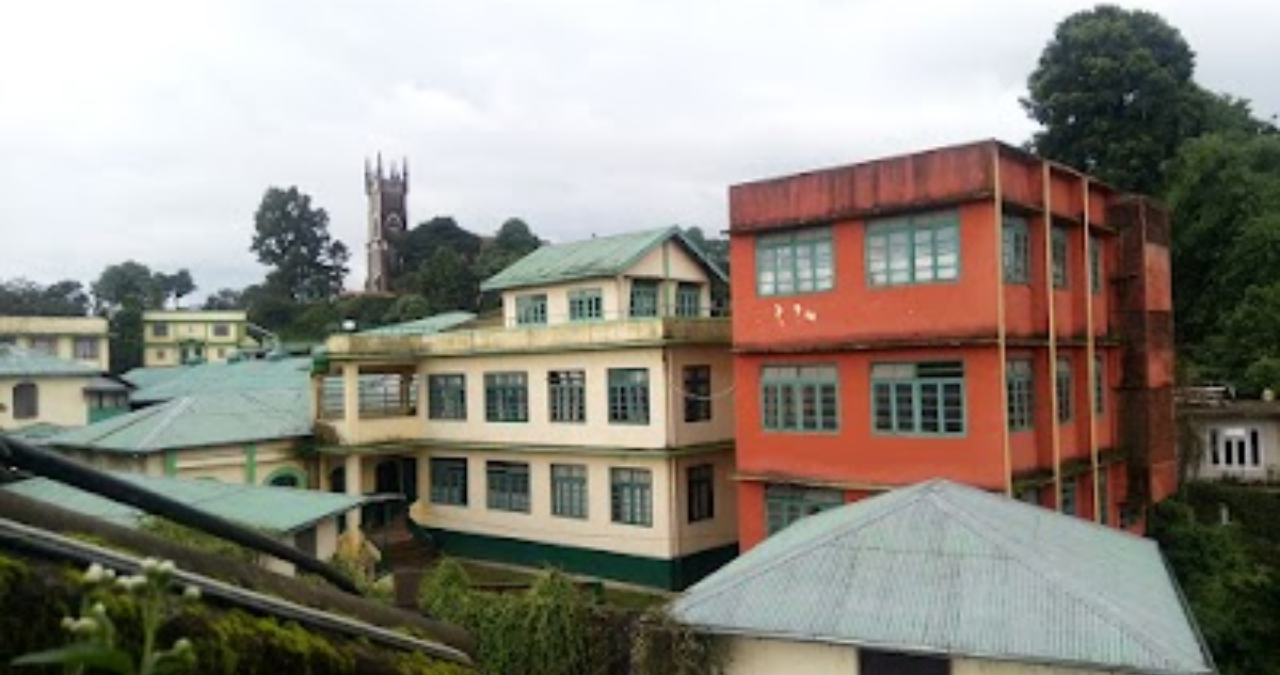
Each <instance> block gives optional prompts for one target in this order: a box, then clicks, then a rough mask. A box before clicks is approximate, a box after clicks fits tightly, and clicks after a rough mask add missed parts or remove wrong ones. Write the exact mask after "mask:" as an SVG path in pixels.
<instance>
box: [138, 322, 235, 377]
mask: <svg viewBox="0 0 1280 675" xmlns="http://www.w3.org/2000/svg"><path fill="white" fill-rule="evenodd" d="M248 328H249V319H248V314H247V313H245V312H241V311H196V310H163V311H153V312H145V313H143V315H142V330H143V344H144V351H143V356H142V363H143V366H144V367H147V368H152V367H156V366H178V365H183V364H190V363H222V362H225V361H227V360H228V359H230V358H231V357H232V356H234V355H235V354H237V353H239V352H241V351H244V350H250V349H256V348H257V347H258V342H257V341H256V340H254V339H253V337H251V336H250V335H249V331H248Z"/></svg>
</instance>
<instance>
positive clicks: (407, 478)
mask: <svg viewBox="0 0 1280 675" xmlns="http://www.w3.org/2000/svg"><path fill="white" fill-rule="evenodd" d="M723 279H724V277H723V274H722V273H721V272H720V271H719V270H718V269H717V268H716V267H715V266H714V265H713V264H712V263H710V262H709V261H707V260H706V258H705V257H703V255H702V253H701V252H700V251H699V250H698V249H697V248H696V246H694V245H693V244H691V243H690V242H689V241H688V240H686V239H685V238H684V237H683V235H681V234H680V233H679V231H678V230H677V229H675V228H671V229H666V230H659V231H650V232H640V233H636V234H628V235H621V236H616V237H604V238H598V239H591V240H588V241H584V242H578V243H573V244H565V245H558V246H549V247H545V248H542V249H539V250H537V251H535V252H533V253H531V254H530V255H529V256H527V257H525V258H523V259H521V260H520V261H518V262H516V263H515V264H514V265H512V266H511V267H509V268H507V269H506V270H504V271H502V272H501V273H499V274H498V275H496V276H495V277H493V278H491V279H489V280H488V281H486V282H485V283H484V285H483V286H482V288H483V289H484V290H486V291H490V292H496V293H500V294H501V296H502V307H503V309H502V312H501V315H500V316H495V317H494V318H493V319H491V320H488V321H484V320H479V321H477V320H473V317H471V316H470V315H466V314H455V315H445V316H442V317H437V318H433V319H430V320H426V321H422V322H416V323H414V324H408V325H403V326H398V327H391V328H387V329H379V330H374V331H369V332H366V333H362V334H356V335H343V336H335V337H333V338H331V339H330V340H329V343H328V345H327V351H326V353H325V354H324V356H322V357H320V358H318V359H317V363H316V371H315V376H314V379H313V387H314V397H315V407H316V410H317V413H318V418H319V420H320V422H321V425H322V428H323V429H324V431H323V432H322V433H321V436H323V437H325V438H324V440H325V441H327V445H325V446H324V447H322V450H321V466H320V467H319V471H320V475H321V480H322V481H324V485H325V486H327V487H328V488H330V489H335V490H336V489H345V490H346V491H347V492H348V493H352V494H358V493H365V492H380V493H382V492H400V493H402V494H405V495H406V496H407V497H408V499H409V501H410V503H411V509H410V517H411V520H412V524H413V527H415V528H417V530H418V532H419V533H420V534H422V535H424V536H428V537H430V539H431V540H432V541H433V542H434V543H435V544H436V545H437V547H438V548H440V549H441V550H442V551H443V552H444V553H447V554H452V555H458V556H461V557H469V558H482V559H491V560H497V561H502V562H508V563H514V564H523V565H531V566H536V565H541V564H544V563H548V564H552V565H555V566H558V567H560V568H562V569H565V570H567V571H570V572H576V573H583V574H590V575H593V576H598V577H605V578H612V579H617V580H622V581H627V582H633V583H640V584H645V585H650V586H657V587H664V588H682V587H684V586H686V585H688V584H689V583H692V582H693V581H696V580H697V579H698V578H700V577H701V576H703V575H705V574H707V573H708V572H710V571H711V570H713V569H715V568H716V567H718V566H719V565H721V564H723V563H724V562H725V561H727V560H728V559H730V558H732V557H733V555H735V554H736V552H737V530H736V517H737V514H736V508H735V505H736V499H735V495H734V485H733V482H732V475H733V471H734V466H733V441H732V438H733V404H732V389H733V370H732V358H731V355H730V350H729V347H730V326H729V323H728V321H727V320H726V319H723V318H714V317H711V316H710V314H711V310H710V307H711V286H712V284H713V283H722V282H723ZM420 402H421V403H423V404H421V405H420ZM350 477H354V478H353V479H352V480H348V478H350ZM348 518H349V522H348V525H349V526H354V525H358V524H359V523H358V522H355V514H349V516H348Z"/></svg>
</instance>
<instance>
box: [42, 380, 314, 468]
mask: <svg viewBox="0 0 1280 675" xmlns="http://www.w3.org/2000/svg"><path fill="white" fill-rule="evenodd" d="M310 406H311V404H310V400H309V397H308V395H307V392H306V390H302V389H278V390H256V391H223V392H213V393H209V394H199V395H194V396H183V397H180V398H176V399H173V400H172V401H168V402H166V403H162V404H158V405H153V406H150V407H147V408H143V409H141V410H135V411H134V412H131V413H128V414H126V415H120V416H117V417H112V418H109V419H105V420H103V421H101V422H98V423H96V424H91V425H89V426H87V427H80V428H78V429H73V430H71V431H68V432H65V433H62V434H58V435H57V436H54V437H53V438H51V439H49V443H50V444H51V445H54V446H56V447H65V448H82V449H87V450H98V451H104V452H125V453H144V454H145V453H151V452H160V451H163V450H172V449H178V448H198V447H207V446H215V445H230V444H234V443H251V442H255V441H267V440H274V439H283V438H301V437H304V436H310V435H311V407H310Z"/></svg>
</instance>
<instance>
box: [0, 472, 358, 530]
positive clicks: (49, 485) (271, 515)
mask: <svg viewBox="0 0 1280 675" xmlns="http://www.w3.org/2000/svg"><path fill="white" fill-rule="evenodd" d="M112 475H113V476H115V477H117V478H120V479H122V480H125V481H128V482H130V483H133V484H134V485H136V486H138V487H140V488H143V489H146V490H150V491H152V492H155V493H157V494H160V495H162V496H165V497H168V498H170V499H173V500H175V501H179V502H182V503H183V504H187V505H188V506H193V507H196V508H198V509H200V510H202V511H205V512H207V513H211V514H213V515H215V516H219V517H222V518H225V519H227V520H231V521H235V522H237V523H240V524H242V525H247V526H249V527H254V528H258V529H262V530H266V531H268V532H275V533H288V532H293V531H296V530H300V529H304V528H306V527H309V526H311V525H312V524H314V523H316V522H318V521H321V520H323V519H325V518H330V517H333V516H337V515H339V514H342V513H345V512H347V511H350V510H351V509H353V508H356V507H358V506H360V505H361V504H363V503H364V502H365V501H366V498H365V497H361V496H356V495H346V494H337V493H331V492H319V491H316V490H298V489H293V488H283V487H270V486H265V485H245V484H234V483H219V482H217V481H211V480H192V479H186V478H167V477H157V476H143V475H141V474H133V473H113V474H112ZM0 489H4V490H7V491H9V492H12V493H14V494H17V495H21V496H23V497H28V498H31V499H37V500H40V501H43V502H48V503H50V504H53V505H56V506H59V507H61V508H64V509H68V510H71V511H76V512H79V513H84V514H86V515H90V516H94V517H96V518H101V519H103V520H109V521H112V522H115V523H117V524H119V525H124V526H126V527H134V526H136V525H137V524H138V523H139V522H140V521H141V520H142V519H143V518H144V517H146V512H144V511H141V510H140V509H137V508H134V507H132V506H128V505H126V504H120V503H117V502H113V501H111V500H110V499H106V498H105V497H99V496H98V495H95V494H93V493H90V492H84V491H82V490H79V489H77V488H74V487H71V486H69V485H63V484H62V483H58V482H56V481H52V480H49V479H47V478H32V479H28V480H24V481H21V482H18V483H13V484H11V485H6V486H4V487H3V488H0Z"/></svg>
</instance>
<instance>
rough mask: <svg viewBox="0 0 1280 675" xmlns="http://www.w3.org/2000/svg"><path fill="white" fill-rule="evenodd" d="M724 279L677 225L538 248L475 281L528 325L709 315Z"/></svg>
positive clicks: (512, 319) (511, 318)
mask: <svg viewBox="0 0 1280 675" xmlns="http://www.w3.org/2000/svg"><path fill="white" fill-rule="evenodd" d="M726 283H727V277H726V276H725V274H724V272H723V271H721V270H720V268H719V267H717V266H716V265H715V263H713V262H712V261H711V260H710V259H709V258H708V257H707V255H706V254H705V253H704V252H703V251H702V250H701V249H700V248H699V247H698V246H697V244H695V243H693V242H692V241H691V240H689V239H688V238H687V237H685V236H684V234H683V233H682V232H681V231H680V228H678V227H668V228H664V229H661V230H647V231H643V232H632V233H628V234H619V235H614V236H610V237H595V238H592V239H586V240H583V241H577V242H571V243H566V244H556V245H552V246H544V247H542V248H540V249H538V250H536V251H533V252H532V253H530V254H529V255H526V256H525V257H523V258H521V259H520V260H518V261H516V262H515V263H514V264H512V265H511V266H510V267H507V268H506V269H504V270H502V271H501V272H499V273H498V274H496V275H494V276H492V277H490V278H489V279H487V280H486V281H485V282H484V283H482V284H481V285H480V289H481V290H482V291H485V292H499V293H501V294H502V312H503V318H504V322H505V324H506V325H507V326H512V327H534V326H544V325H556V324H564V323H574V322H590V321H619V320H628V319H644V318H654V317H682V318H698V317H708V316H713V315H714V314H715V312H716V310H715V308H713V306H712V289H713V287H715V286H717V285H723V284H726Z"/></svg>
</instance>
